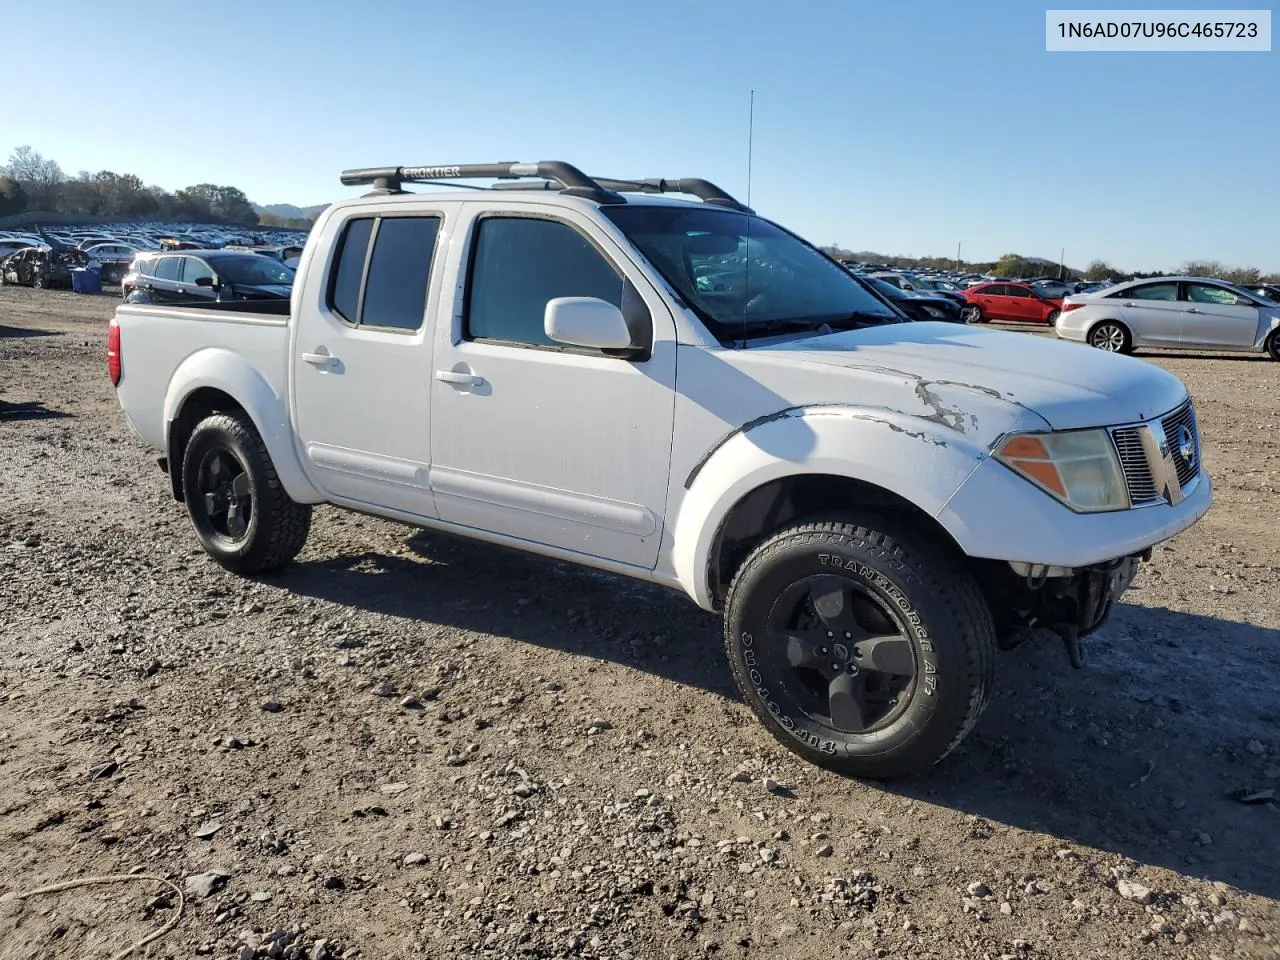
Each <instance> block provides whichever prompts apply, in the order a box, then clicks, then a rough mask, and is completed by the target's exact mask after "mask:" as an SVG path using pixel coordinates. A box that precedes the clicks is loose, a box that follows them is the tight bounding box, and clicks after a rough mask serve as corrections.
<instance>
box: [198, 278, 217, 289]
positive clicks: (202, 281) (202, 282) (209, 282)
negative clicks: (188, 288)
mask: <svg viewBox="0 0 1280 960" xmlns="http://www.w3.org/2000/svg"><path fill="white" fill-rule="evenodd" d="M196 286H197V287H212V286H213V277H196Z"/></svg>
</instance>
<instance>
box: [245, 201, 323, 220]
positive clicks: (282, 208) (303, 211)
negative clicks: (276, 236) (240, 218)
mask: <svg viewBox="0 0 1280 960" xmlns="http://www.w3.org/2000/svg"><path fill="white" fill-rule="evenodd" d="M327 206H329V204H327V203H318V204H316V205H315V206H314V207H295V206H294V205H293V204H292V203H268V204H266V205H265V206H263V205H260V204H256V203H255V204H253V212H254V213H270V214H272V215H273V216H277V217H282V218H284V219H285V220H314V219H315V218H316V217H318V216H319V215H320V213H321V211H323V210H324V208H325V207H327Z"/></svg>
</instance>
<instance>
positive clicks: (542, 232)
mask: <svg viewBox="0 0 1280 960" xmlns="http://www.w3.org/2000/svg"><path fill="white" fill-rule="evenodd" d="M531 209H536V208H531ZM468 231H469V233H470V234H471V236H470V239H469V240H468V242H467V249H468V250H469V251H471V253H470V255H469V257H468V258H467V260H466V262H465V263H462V264H460V266H459V269H460V270H461V271H462V272H461V274H460V275H459V276H458V277H457V278H455V279H454V280H453V281H452V282H451V283H450V288H451V289H453V288H456V289H463V285H464V284H465V290H466V295H465V306H464V308H463V310H462V311H461V312H460V314H461V315H460V316H457V317H455V318H454V323H453V325H452V329H450V327H448V326H446V325H445V324H441V328H440V333H439V336H438V338H437V341H436V356H435V359H434V362H433V363H432V377H433V381H434V382H433V383H432V387H433V390H434V393H433V400H432V409H431V417H432V430H431V436H432V442H431V458H432V465H431V483H432V487H433V489H434V491H435V496H436V505H437V508H438V509H439V511H440V517H441V519H443V520H448V521H451V522H453V523H458V524H462V525H464V526H468V527H476V528H479V529H481V530H486V531H492V532H495V533H501V534H505V535H508V536H512V537H518V538H520V539H522V540H526V541H530V542H533V543H538V544H545V545H547V546H551V547H556V548H560V549H564V550H572V551H575V552H577V553H581V554H585V555H588V556H593V557H602V558H608V559H613V560H617V561H620V562H622V563H625V564H629V565H633V566H636V567H641V568H651V567H652V566H653V565H654V564H655V563H656V560H657V552H658V546H659V540H660V538H661V534H662V524H663V512H664V507H665V503H666V496H667V477H668V470H669V465H670V455H671V439H672V429H673V417H674V410H675V400H674V385H675V383H674V381H675V342H674V322H673V319H672V317H671V315H670V313H669V312H668V310H667V307H666V305H665V303H664V302H663V300H662V299H661V298H660V297H659V296H658V295H657V293H656V291H654V290H653V288H652V287H651V286H650V285H649V283H648V281H647V279H646V278H645V276H644V274H643V273H642V272H640V271H639V270H637V268H636V267H635V265H634V264H633V263H632V262H631V261H630V259H629V258H628V256H627V254H626V253H625V252H624V251H623V249H622V248H621V247H620V246H619V245H618V244H617V243H615V242H614V240H613V238H612V237H611V236H610V235H609V234H606V233H604V232H603V231H602V230H601V229H600V228H599V226H598V225H597V224H595V223H593V222H592V221H590V220H588V219H587V218H585V217H582V216H580V215H578V214H576V213H575V212H573V211H557V216H556V218H554V219H553V218H549V217H547V216H545V215H538V216H534V215H531V214H525V213H523V212H521V211H520V209H519V208H518V207H517V208H515V209H513V210H512V211H511V212H509V213H501V214H484V215H477V216H476V218H475V219H474V220H472V221H471V222H470V224H469V226H468ZM570 296H585V297H598V298H600V299H604V300H607V301H609V302H611V303H613V304H615V305H617V306H619V307H621V309H622V311H623V314H624V315H625V316H626V317H627V320H628V324H629V325H630V326H631V328H632V331H633V333H634V334H635V336H636V338H637V342H638V343H640V342H643V343H644V344H646V345H648V344H650V343H651V344H652V349H651V351H650V354H649V356H648V357H647V358H631V359H628V358H624V357H620V356H610V355H608V354H606V353H605V352H603V351H601V350H596V349H588V348H582V347H568V346H564V345H561V344H557V343H554V342H552V341H551V340H550V339H549V338H548V337H547V336H546V333H545V332H544V327H543V318H544V311H545V309H546V305H547V302H548V301H549V300H551V299H553V298H555V297H570Z"/></svg>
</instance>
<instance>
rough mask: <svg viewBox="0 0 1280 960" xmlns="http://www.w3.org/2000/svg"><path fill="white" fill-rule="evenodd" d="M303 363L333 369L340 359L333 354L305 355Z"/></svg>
mask: <svg viewBox="0 0 1280 960" xmlns="http://www.w3.org/2000/svg"><path fill="white" fill-rule="evenodd" d="M302 362H303V363H309V364H311V365H312V366H313V367H331V366H333V365H334V364H335V363H337V362H338V358H337V357H335V356H334V355H333V354H331V353H304V354H303V355H302Z"/></svg>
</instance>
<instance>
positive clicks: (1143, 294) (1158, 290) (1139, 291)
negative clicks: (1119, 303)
mask: <svg viewBox="0 0 1280 960" xmlns="http://www.w3.org/2000/svg"><path fill="white" fill-rule="evenodd" d="M1112 296H1119V297H1123V298H1126V299H1129V300H1177V299H1178V285H1177V284H1176V283H1144V284H1143V285H1142V286H1140V287H1132V288H1130V289H1129V290H1126V291H1124V292H1123V293H1120V294H1112Z"/></svg>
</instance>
